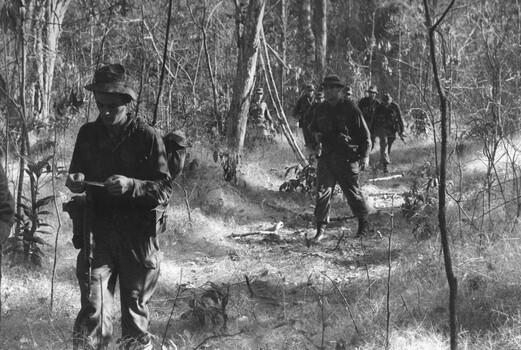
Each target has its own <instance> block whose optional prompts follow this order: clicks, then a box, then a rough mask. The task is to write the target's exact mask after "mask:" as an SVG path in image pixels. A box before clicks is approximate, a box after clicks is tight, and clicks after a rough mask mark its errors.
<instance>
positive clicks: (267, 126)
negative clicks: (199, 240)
mask: <svg viewBox="0 0 521 350" xmlns="http://www.w3.org/2000/svg"><path fill="white" fill-rule="evenodd" d="M263 96H264V90H263V89H262V87H259V88H257V89H256V90H255V95H254V96H253V97H252V101H251V104H250V112H249V118H248V130H247V132H246V146H247V147H249V148H255V147H257V146H265V145H267V144H269V143H270V142H271V141H272V140H273V138H274V135H275V128H274V126H273V119H272V118H271V114H270V111H269V109H268V104H267V103H266V102H265V101H263Z"/></svg>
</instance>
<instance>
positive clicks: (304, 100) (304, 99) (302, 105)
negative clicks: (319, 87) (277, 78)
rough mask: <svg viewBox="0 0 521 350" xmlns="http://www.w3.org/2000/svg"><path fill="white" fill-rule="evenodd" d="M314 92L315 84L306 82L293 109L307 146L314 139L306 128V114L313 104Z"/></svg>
mask: <svg viewBox="0 0 521 350" xmlns="http://www.w3.org/2000/svg"><path fill="white" fill-rule="evenodd" d="M314 94H315V88H314V86H313V84H306V85H305V86H304V93H303V94H302V96H300V98H299V99H298V100H297V103H296V104H295V108H294V109H293V117H294V118H295V119H296V120H297V122H298V126H299V128H301V129H302V134H303V135H304V144H305V145H306V146H309V145H310V144H311V143H312V142H313V141H312V140H311V135H310V134H309V131H308V129H307V128H306V125H305V121H304V114H306V112H307V111H308V109H309V107H311V105H312V104H313V96H314Z"/></svg>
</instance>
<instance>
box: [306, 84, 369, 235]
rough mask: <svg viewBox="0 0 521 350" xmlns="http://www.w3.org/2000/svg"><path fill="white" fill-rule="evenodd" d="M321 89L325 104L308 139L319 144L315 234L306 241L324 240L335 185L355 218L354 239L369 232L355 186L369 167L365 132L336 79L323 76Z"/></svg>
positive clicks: (315, 115) (359, 115)
mask: <svg viewBox="0 0 521 350" xmlns="http://www.w3.org/2000/svg"><path fill="white" fill-rule="evenodd" d="M322 87H323V89H324V97H325V101H324V102H322V103H321V104H319V105H318V107H317V108H316V109H315V111H314V112H313V118H312V120H311V123H310V125H309V130H310V131H311V133H312V136H313V137H314V138H315V140H316V142H317V143H318V144H320V145H321V147H320V149H321V152H320V154H318V164H317V202H316V206H315V223H316V225H317V233H316V235H315V237H313V238H312V239H311V241H310V242H318V241H320V240H321V239H323V238H324V235H325V228H326V225H327V224H328V222H329V214H330V209H331V198H332V196H333V191H334V189H335V185H336V184H337V183H338V184H339V185H340V188H341V189H342V192H343V193H344V195H345V196H346V198H347V201H348V203H349V206H350V207H351V210H352V212H353V214H354V215H355V216H356V217H357V218H358V231H357V236H362V235H365V234H367V233H368V232H369V223H368V216H369V208H368V206H367V204H366V202H365V198H364V196H363V195H362V191H361V189H360V185H359V183H358V180H359V174H360V170H364V169H366V168H367V167H368V166H369V150H370V146H371V143H370V137H369V130H368V129H367V125H366V124H365V122H364V118H363V116H362V112H361V111H360V110H359V109H358V107H357V106H356V104H355V103H354V102H352V101H349V100H347V99H343V98H340V91H341V89H342V88H343V87H344V84H343V83H342V82H341V81H340V78H339V77H338V76H336V75H331V76H327V77H325V78H324V81H323V82H322Z"/></svg>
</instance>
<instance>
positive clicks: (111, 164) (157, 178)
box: [69, 117, 172, 216]
mask: <svg viewBox="0 0 521 350" xmlns="http://www.w3.org/2000/svg"><path fill="white" fill-rule="evenodd" d="M69 173H83V174H84V175H85V180H86V181H100V182H104V181H105V180H106V179H107V178H108V177H110V176H112V175H123V176H126V177H128V178H132V179H133V180H134V188H133V190H132V191H129V192H127V193H125V194H123V195H121V196H110V195H109V194H108V192H107V191H106V190H105V188H104V187H95V186H87V201H88V203H89V204H90V205H91V206H92V208H93V210H94V212H95V213H96V214H98V215H112V214H114V215H116V214H125V213H126V215H133V214H137V215H138V216H139V214H146V213H147V212H151V211H152V210H153V209H154V208H156V207H158V206H165V205H167V204H168V201H169V199H170V196H171V194H172V184H171V181H170V180H171V178H170V173H169V171H168V165H167V156H166V151H165V146H164V143H163V140H162V137H161V135H160V134H159V132H158V131H157V130H156V129H154V128H153V127H151V126H149V125H147V124H146V123H145V122H144V121H143V120H142V119H140V118H137V119H135V118H130V117H129V119H128V121H127V123H126V124H125V125H124V128H123V131H122V133H121V136H120V139H119V141H118V143H117V144H113V143H112V141H110V138H109V136H108V132H107V129H106V127H105V125H104V124H103V121H102V120H101V118H98V119H97V120H96V121H94V122H90V123H87V124H85V125H83V126H82V127H81V128H80V131H79V133H78V137H77V140H76V144H75V147H74V153H73V156H72V161H71V164H70V167H69Z"/></svg>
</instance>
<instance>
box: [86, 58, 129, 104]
mask: <svg viewBox="0 0 521 350" xmlns="http://www.w3.org/2000/svg"><path fill="white" fill-rule="evenodd" d="M85 89H86V90H89V91H92V92H108V93H112V94H124V95H127V96H130V98H132V99H133V100H135V99H136V98H137V95H136V92H135V91H134V90H133V89H132V88H131V87H130V85H129V84H128V76H127V74H126V71H125V67H123V66H122V65H121V64H119V63H115V64H109V65H107V66H103V67H101V68H99V69H98V70H97V71H96V72H95V73H94V80H93V82H92V84H89V85H86V86H85Z"/></svg>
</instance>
